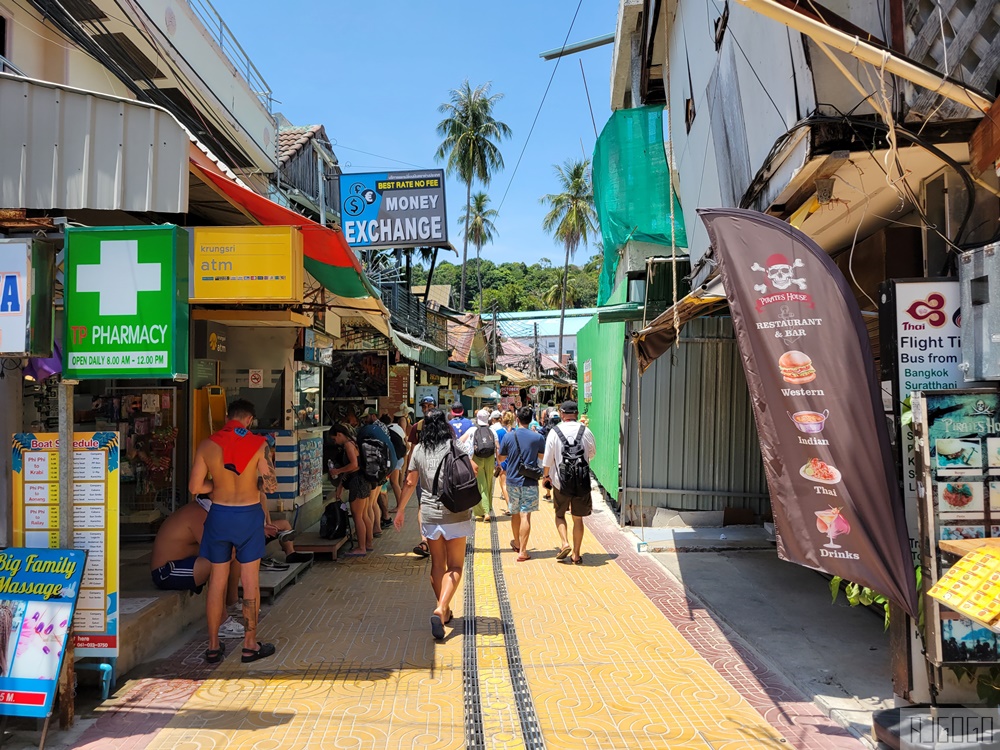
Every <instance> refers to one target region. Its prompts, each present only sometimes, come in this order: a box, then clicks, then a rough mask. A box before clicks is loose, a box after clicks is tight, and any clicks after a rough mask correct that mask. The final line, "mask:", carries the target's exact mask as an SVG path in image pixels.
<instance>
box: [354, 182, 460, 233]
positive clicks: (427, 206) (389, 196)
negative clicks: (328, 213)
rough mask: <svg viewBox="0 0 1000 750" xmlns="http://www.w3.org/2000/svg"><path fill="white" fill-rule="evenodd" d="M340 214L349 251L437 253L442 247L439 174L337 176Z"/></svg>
mask: <svg viewBox="0 0 1000 750" xmlns="http://www.w3.org/2000/svg"><path fill="white" fill-rule="evenodd" d="M340 214H341V220H342V223H343V228H344V238H345V239H346V240H347V244H348V245H350V246H351V247H356V248H369V249H373V250H374V249H377V248H397V247H443V246H445V245H447V244H448V217H447V214H446V211H445V201H444V172H443V171H442V170H440V169H431V170H422V171H417V172H367V173H364V174H357V173H355V174H342V175H340Z"/></svg>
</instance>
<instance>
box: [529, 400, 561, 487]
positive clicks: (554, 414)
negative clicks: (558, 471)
mask: <svg viewBox="0 0 1000 750" xmlns="http://www.w3.org/2000/svg"><path fill="white" fill-rule="evenodd" d="M535 424H537V422H536V423H535ZM557 424H559V411H558V409H556V408H555V407H554V406H552V405H551V404H550V405H549V407H546V409H545V410H544V411H543V412H542V425H541V427H539V428H538V434H539V435H541V436H542V440H545V439H546V438H547V437H548V436H549V433H550V432H552V428H553V427H555V426H556V425H557ZM543 489H544V490H545V492H544V493H543V495H542V499H543V500H545V501H546V502H552V489H551V488H549V487H545V488H543Z"/></svg>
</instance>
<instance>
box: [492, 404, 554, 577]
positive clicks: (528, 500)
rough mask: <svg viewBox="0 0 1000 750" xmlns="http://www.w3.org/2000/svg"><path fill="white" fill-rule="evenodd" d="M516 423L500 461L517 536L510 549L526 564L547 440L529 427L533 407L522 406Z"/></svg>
mask: <svg viewBox="0 0 1000 750" xmlns="http://www.w3.org/2000/svg"><path fill="white" fill-rule="evenodd" d="M517 420H518V422H519V423H520V425H521V429H519V430H511V431H510V432H508V433H507V434H506V435H504V438H503V442H502V443H501V444H500V460H501V461H505V462H506V464H507V471H506V474H507V497H508V500H507V502H508V507H509V508H510V513H511V516H510V528H511V531H512V532H513V533H514V538H513V539H511V540H510V546H511V548H512V549H513V550H514V551H515V552H517V553H518V554H517V561H518V562H524V561H525V560H528V559H530V557H531V555H529V554H528V538H529V537H530V535H531V514H532V513H534V512H536V511H537V510H538V480H539V479H541V478H542V475H543V473H544V470H543V469H542V464H541V461H542V459H543V457H544V454H545V441H544V440H542V437H541V435H538V434H537V433H535V432H532V431H531V429H529V427H528V425H530V424H531V408H530V407H527V406H525V407H522V408H521V409H520V410H519V411H518V413H517ZM568 554H569V549H568V548H567V547H566V545H565V544H564V545H563V549H560V551H559V555H562V557H563V558H565V557H566V555H568ZM559 555H557V556H556V557H557V558H558V557H559ZM559 559H562V558H559Z"/></svg>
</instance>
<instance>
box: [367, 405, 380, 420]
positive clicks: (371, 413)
mask: <svg viewBox="0 0 1000 750" xmlns="http://www.w3.org/2000/svg"><path fill="white" fill-rule="evenodd" d="M365 416H366V417H377V416H378V409H377V408H376V407H374V406H369V407H368V408H367V409H365Z"/></svg>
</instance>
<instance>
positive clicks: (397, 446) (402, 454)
mask: <svg viewBox="0 0 1000 750" xmlns="http://www.w3.org/2000/svg"><path fill="white" fill-rule="evenodd" d="M389 439H390V440H391V441H392V449H393V450H394V451H396V460H397V461H399V459H401V458H406V441H405V440H403V438H401V437H400V436H399V433H398V432H396V431H395V430H393V429H392V428H390V429H389Z"/></svg>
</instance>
